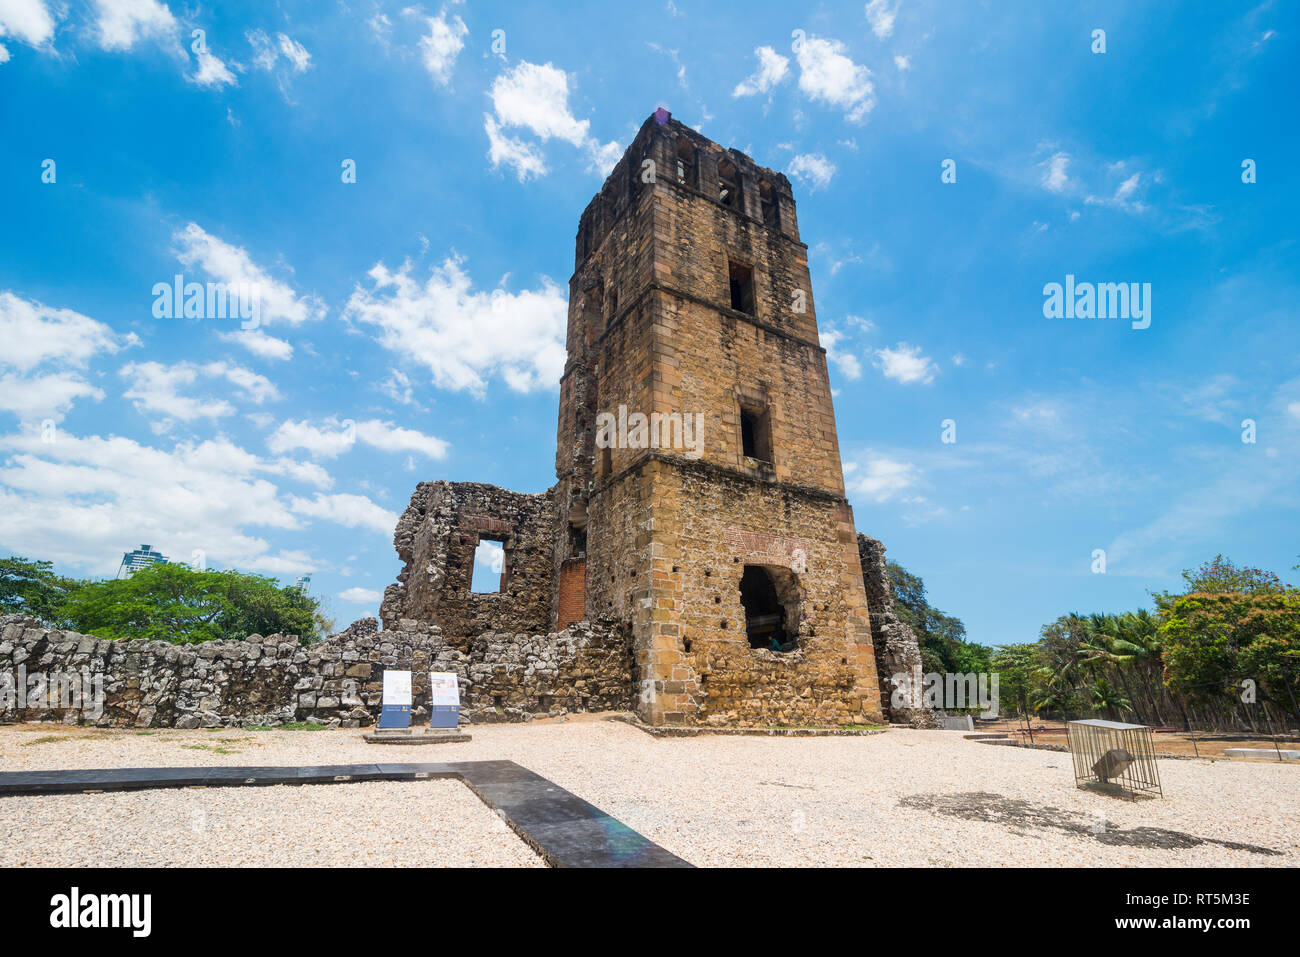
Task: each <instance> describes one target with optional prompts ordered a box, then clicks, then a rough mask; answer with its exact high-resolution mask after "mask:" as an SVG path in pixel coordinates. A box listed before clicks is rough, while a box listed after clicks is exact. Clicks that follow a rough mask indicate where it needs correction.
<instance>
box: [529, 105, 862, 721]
mask: <svg viewBox="0 0 1300 957" xmlns="http://www.w3.org/2000/svg"><path fill="white" fill-rule="evenodd" d="M556 476H557V479H558V485H557V488H556V495H555V502H556V505H555V507H556V509H557V512H558V514H557V515H556V520H557V523H558V525H559V527H560V529H561V530H562V533H561V534H560V535H558V536H557V545H556V571H557V575H556V582H557V586H556V588H555V597H554V602H553V607H554V613H555V617H556V619H557V622H558V625H559V626H563V625H564V624H566V623H567V622H569V621H573V620H577V619H579V618H584V617H585V618H597V617H606V616H608V617H613V618H618V619H622V620H624V621H625V622H627V624H628V626H629V628H630V631H631V635H632V645H633V652H634V655H635V666H634V675H635V678H636V681H637V687H636V689H634V690H635V692H636V695H637V697H636V707H637V710H638V712H639V714H640V715H641V717H642V718H643V719H644V720H646V721H648V722H650V723H652V724H655V725H662V724H716V725H745V724H749V725H774V724H783V725H816V726H828V725H841V724H860V723H867V722H880V721H881V720H882V719H881V708H880V700H879V699H880V691H879V686H878V684H877V680H876V670H875V661H874V654H873V650H872V643H871V630H870V627H869V620H868V609H867V599H866V592H865V589H864V586H863V579H862V571H861V565H860V562H859V556H858V551H857V544H856V531H855V529H854V524H853V514H852V510H851V509H850V507H849V504H848V501H847V499H846V498H845V493H844V478H843V470H842V466H841V462H840V453H839V442H838V439H837V437H836V431H835V413H834V409H833V407H832V403H831V391H830V382H829V378H828V374H827V368H826V351H825V349H823V348H822V347H821V345H820V343H819V341H818V334H817V318H816V309H815V307H814V303H813V295H812V286H811V282H810V278H809V272H808V258H807V246H806V245H805V244H804V243H803V242H802V241H801V240H800V238H799V227H798V221H797V219H796V215H795V203H794V197H793V194H792V191H791V188H790V183H789V181H788V180H787V179H786V177H785V176H784V175H783V174H781V173H778V172H774V171H772V170H769V169H765V168H762V167H760V166H758V165H756V164H755V163H754V162H753V161H752V160H751V159H750V158H749V157H747V156H746V155H745V154H743V153H740V152H738V151H736V150H732V149H724V148H723V147H722V146H720V145H718V144H717V143H714V142H712V141H710V140H708V139H706V138H704V137H703V136H701V135H700V134H698V133H696V132H695V131H694V130H692V129H690V128H689V127H686V126H684V125H683V124H681V123H680V122H678V121H676V120H674V119H672V117H671V115H669V114H668V113H667V111H665V110H659V111H656V113H655V114H654V115H652V116H651V117H650V118H648V119H647V120H646V122H645V123H644V124H643V125H642V127H641V129H640V131H639V132H638V133H637V136H636V138H635V140H634V141H633V143H632V145H631V146H630V147H629V148H628V150H627V152H626V153H625V154H624V156H623V158H622V160H621V161H620V162H619V163H618V165H617V166H616V167H615V168H614V171H613V173H612V174H611V175H610V176H609V178H608V179H607V180H606V181H605V184H604V187H603V188H602V189H601V191H600V193H599V194H598V195H597V196H596V197H595V198H594V199H593V200H592V201H591V203H590V204H589V205H588V207H587V209H586V210H585V211H584V212H583V214H582V218H581V220H580V222H579V227H578V236H577V245H576V256H575V268H574V273H573V277H572V279H571V280H570V286H569V316H568V361H567V364H566V367H565V372H564V376H563V379H562V381H561V389H560V413H559V427H558V433H557V452H556Z"/></svg>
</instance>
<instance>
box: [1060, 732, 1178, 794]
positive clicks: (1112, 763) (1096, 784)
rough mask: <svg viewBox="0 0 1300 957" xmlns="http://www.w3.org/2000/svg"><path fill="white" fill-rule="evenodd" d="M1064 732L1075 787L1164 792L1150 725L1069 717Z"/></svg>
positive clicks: (1137, 792) (1112, 790)
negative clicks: (1071, 760) (1072, 718)
mask: <svg viewBox="0 0 1300 957" xmlns="http://www.w3.org/2000/svg"><path fill="white" fill-rule="evenodd" d="M1065 734H1066V739H1067V741H1068V742H1069V745H1070V757H1071V758H1073V759H1074V783H1075V786H1076V787H1081V788H1082V787H1092V788H1094V789H1097V790H1101V791H1106V792H1110V793H1120V794H1127V795H1129V796H1133V797H1136V796H1137V795H1138V794H1153V795H1154V794H1158V795H1160V796H1161V797H1164V796H1165V792H1164V789H1163V788H1161V786H1160V769H1159V768H1158V767H1157V766H1156V753H1155V746H1154V744H1153V742H1152V738H1151V729H1150V728H1148V727H1147V726H1146V725H1144V724H1121V723H1120V722H1118V721H1102V720H1099V719H1092V720H1088V721H1070V722H1067V724H1066V726H1065Z"/></svg>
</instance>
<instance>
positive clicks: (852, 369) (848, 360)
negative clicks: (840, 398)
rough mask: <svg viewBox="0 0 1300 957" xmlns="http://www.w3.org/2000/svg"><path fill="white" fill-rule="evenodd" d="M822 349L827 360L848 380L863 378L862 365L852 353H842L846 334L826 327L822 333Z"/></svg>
mask: <svg viewBox="0 0 1300 957" xmlns="http://www.w3.org/2000/svg"><path fill="white" fill-rule="evenodd" d="M821 342H822V347H823V348H824V349H825V350H826V360H827V361H828V362H831V363H833V364H834V365H835V367H836V368H837V369H839V370H840V372H841V373H842V374H843V375H844V377H845V378H846V379H860V378H862V363H860V362H859V361H858V357H857V356H856V355H854V354H853V353H852V352H846V351H842V350H841V349H840V345H841V343H843V342H844V333H842V332H840V331H839V330H838V329H834V328H831V327H829V326H828V327H826V328H825V329H823V330H822V331H821Z"/></svg>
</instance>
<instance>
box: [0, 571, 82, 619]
mask: <svg viewBox="0 0 1300 957" xmlns="http://www.w3.org/2000/svg"><path fill="white" fill-rule="evenodd" d="M82 584H83V583H82V582H80V581H77V580H76V579H73V578H64V577H63V576H61V575H56V574H54V565H53V564H52V563H51V562H45V561H30V560H29V559H26V558H19V557H18V556H17V555H11V556H10V557H8V558H0V615H9V614H24V615H35V616H36V617H37V618H39V619H41V620H42V621H44V622H47V623H48V622H51V621H52V620H53V619H52V617H51V616H52V614H53V612H54V609H55V608H56V607H57V606H58V605H59V604H60V603H61V602H63V601H65V600H66V599H67V598H68V597H69V596H70V595H71V594H72V593H73V592H75V591H76V590H77V589H78V588H80V587H81V585H82Z"/></svg>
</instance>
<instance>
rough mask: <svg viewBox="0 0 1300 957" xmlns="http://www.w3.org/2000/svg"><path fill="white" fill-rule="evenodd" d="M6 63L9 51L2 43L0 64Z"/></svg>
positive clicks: (0, 44)
mask: <svg viewBox="0 0 1300 957" xmlns="http://www.w3.org/2000/svg"><path fill="white" fill-rule="evenodd" d="M8 62H9V50H8V49H6V48H5V45H4V44H3V43H0V63H8Z"/></svg>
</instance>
